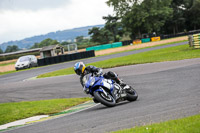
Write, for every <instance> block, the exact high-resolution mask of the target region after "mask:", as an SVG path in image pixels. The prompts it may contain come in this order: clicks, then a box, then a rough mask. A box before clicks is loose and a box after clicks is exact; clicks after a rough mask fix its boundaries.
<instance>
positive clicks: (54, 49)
mask: <svg viewBox="0 0 200 133" xmlns="http://www.w3.org/2000/svg"><path fill="white" fill-rule="evenodd" d="M64 52H65V50H64V47H63V46H60V45H58V44H57V45H50V46H46V47H43V48H42V49H41V50H40V58H46V57H52V56H57V55H59V54H64Z"/></svg>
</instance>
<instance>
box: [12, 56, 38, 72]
mask: <svg viewBox="0 0 200 133" xmlns="http://www.w3.org/2000/svg"><path fill="white" fill-rule="evenodd" d="M34 66H38V64H37V58H36V57H35V56H34V55H26V56H22V57H20V58H19V59H18V60H17V62H16V63H15V69H16V70H19V69H25V68H31V67H34Z"/></svg>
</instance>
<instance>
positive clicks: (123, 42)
mask: <svg viewBox="0 0 200 133" xmlns="http://www.w3.org/2000/svg"><path fill="white" fill-rule="evenodd" d="M132 43H133V41H132V40H127V41H122V46H127V45H130V44H132Z"/></svg>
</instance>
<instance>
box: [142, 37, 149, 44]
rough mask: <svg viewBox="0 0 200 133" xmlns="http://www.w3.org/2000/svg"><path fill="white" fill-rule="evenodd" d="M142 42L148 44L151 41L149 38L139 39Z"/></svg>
mask: <svg viewBox="0 0 200 133" xmlns="http://www.w3.org/2000/svg"><path fill="white" fill-rule="evenodd" d="M141 40H142V43H145V42H150V41H151V39H150V38H143V39H141Z"/></svg>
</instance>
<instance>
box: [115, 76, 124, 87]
mask: <svg viewBox="0 0 200 133" xmlns="http://www.w3.org/2000/svg"><path fill="white" fill-rule="evenodd" d="M115 81H116V83H118V84H119V85H120V86H121V87H122V89H123V88H124V87H125V86H126V84H125V83H124V82H123V81H122V80H121V79H119V78H116V80H115Z"/></svg>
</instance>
